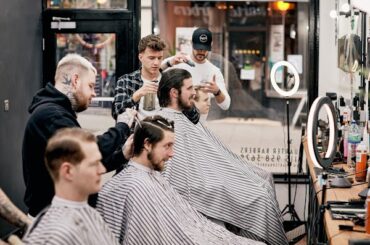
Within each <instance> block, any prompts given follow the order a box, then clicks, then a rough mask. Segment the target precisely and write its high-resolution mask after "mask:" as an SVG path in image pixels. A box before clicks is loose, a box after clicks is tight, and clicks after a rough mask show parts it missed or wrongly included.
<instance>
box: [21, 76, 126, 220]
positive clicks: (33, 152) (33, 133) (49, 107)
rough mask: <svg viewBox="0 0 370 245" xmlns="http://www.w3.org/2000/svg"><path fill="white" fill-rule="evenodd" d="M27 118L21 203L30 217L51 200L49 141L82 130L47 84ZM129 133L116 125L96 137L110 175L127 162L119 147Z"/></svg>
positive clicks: (65, 102)
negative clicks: (63, 130) (70, 129)
mask: <svg viewBox="0 0 370 245" xmlns="http://www.w3.org/2000/svg"><path fill="white" fill-rule="evenodd" d="M28 111H29V113H30V114H31V117H30V118H29V120H28V122H27V125H26V129H25V132H24V138H23V147H22V159H23V178H24V181H25V184H26V193H25V197H24V201H25V203H26V205H27V206H28V208H29V214H31V215H32V216H36V215H37V214H38V213H39V212H40V211H41V210H42V209H44V208H45V207H46V206H48V205H49V204H50V202H51V200H52V198H53V196H54V184H53V182H52V179H51V177H50V176H49V173H48V172H47V169H46V166H45V163H44V153H45V148H46V144H47V141H48V139H49V138H50V137H51V136H52V135H53V134H54V133H55V132H56V131H57V130H58V129H61V128H66V127H81V126H80V124H79V123H78V121H77V115H76V113H75V112H74V111H73V109H72V104H71V102H70V100H69V99H68V97H67V96H65V95H64V94H63V93H61V92H60V91H58V90H57V89H56V88H55V87H54V86H53V85H52V84H50V83H48V84H47V85H46V87H45V88H43V89H41V90H40V91H38V92H37V93H36V95H35V96H34V97H33V101H32V103H31V105H30V107H29V110H28ZM129 133H130V130H129V128H128V126H127V125H126V124H124V123H117V124H116V127H114V128H110V129H109V130H108V131H107V132H106V133H104V134H103V135H100V136H98V146H99V149H100V152H101V154H102V157H103V160H102V162H103V164H104V166H105V167H106V169H107V171H112V170H114V169H116V168H118V167H120V166H121V165H122V164H124V163H126V162H127V160H126V159H125V158H124V156H123V154H122V151H121V146H122V144H123V143H124V142H125V141H126V139H127V137H128V136H129Z"/></svg>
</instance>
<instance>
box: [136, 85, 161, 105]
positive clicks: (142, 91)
mask: <svg viewBox="0 0 370 245" xmlns="http://www.w3.org/2000/svg"><path fill="white" fill-rule="evenodd" d="M157 91H158V83H157V82H151V83H144V85H143V86H142V87H141V88H139V89H138V90H137V91H136V92H135V93H134V94H133V95H132V100H133V101H135V102H136V103H137V102H139V100H140V99H141V97H143V96H145V95H146V94H149V93H152V94H157Z"/></svg>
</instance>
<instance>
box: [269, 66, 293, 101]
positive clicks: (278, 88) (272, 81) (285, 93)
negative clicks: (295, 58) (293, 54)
mask: <svg viewBox="0 0 370 245" xmlns="http://www.w3.org/2000/svg"><path fill="white" fill-rule="evenodd" d="M280 66H286V67H288V69H290V70H291V71H293V75H294V87H293V88H292V89H291V90H288V91H285V90H282V89H281V88H280V87H279V86H278V84H277V83H276V77H275V73H276V71H277V69H278V68H279V67H280ZM270 76H271V84H272V87H273V88H274V89H275V90H276V92H278V94H280V95H281V96H284V97H289V96H292V95H293V94H295V93H296V92H297V91H298V88H299V75H298V71H297V69H296V68H295V67H294V66H293V65H292V64H291V63H289V62H287V61H279V62H277V63H275V64H274V65H273V66H272V69H271V73H270Z"/></svg>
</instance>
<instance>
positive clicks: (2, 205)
mask: <svg viewBox="0 0 370 245" xmlns="http://www.w3.org/2000/svg"><path fill="white" fill-rule="evenodd" d="M0 217H2V218H4V219H5V220H7V221H8V222H9V223H10V224H12V225H15V226H18V227H22V226H25V225H29V224H31V222H32V221H31V219H30V218H28V217H27V215H25V214H24V213H23V212H22V211H21V210H19V209H18V208H17V207H16V206H15V205H14V204H13V203H12V202H11V201H10V200H9V198H8V197H7V196H6V195H5V193H4V192H3V190H2V189H1V188H0Z"/></svg>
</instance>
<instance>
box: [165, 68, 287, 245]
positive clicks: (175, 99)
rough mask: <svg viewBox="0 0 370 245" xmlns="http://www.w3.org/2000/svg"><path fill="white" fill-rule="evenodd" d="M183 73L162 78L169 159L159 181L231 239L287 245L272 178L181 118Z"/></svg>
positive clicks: (187, 89)
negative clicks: (233, 234) (170, 125)
mask: <svg viewBox="0 0 370 245" xmlns="http://www.w3.org/2000/svg"><path fill="white" fill-rule="evenodd" d="M194 96H195V91H194V87H193V84H192V78H191V75H190V73H189V72H188V71H186V70H183V69H172V70H169V71H167V72H165V73H163V74H162V79H161V81H160V82H159V87H158V99H159V104H160V105H161V106H162V107H163V108H162V109H161V111H160V112H159V114H160V115H161V116H163V117H165V118H167V119H170V120H173V121H174V122H175V145H174V150H175V155H174V157H173V158H172V159H171V160H169V161H168V162H167V165H166V169H165V172H164V176H165V177H166V178H167V180H168V181H169V182H170V184H171V185H172V186H173V187H174V188H175V190H177V191H178V192H179V193H180V194H181V195H182V196H183V197H184V199H185V200H187V201H188V202H189V203H190V204H191V205H192V206H193V207H194V208H195V209H196V210H198V212H200V213H202V214H204V215H206V216H207V217H210V218H212V219H216V220H218V221H222V222H225V223H227V224H230V225H232V226H234V228H237V231H238V232H237V234H239V235H242V236H246V237H249V238H252V239H255V240H261V241H264V242H266V243H269V244H287V238H286V236H285V233H284V229H283V225H282V217H281V212H280V210H279V206H278V203H277V200H276V196H275V187H274V184H273V179H272V175H271V174H270V173H268V172H267V171H265V170H263V169H261V168H259V167H258V166H255V165H254V164H250V163H247V162H245V161H243V160H242V159H241V158H240V157H239V156H237V155H236V154H234V153H233V152H232V151H231V150H229V149H228V148H227V147H226V146H225V145H224V144H223V143H222V142H221V141H220V140H219V139H218V138H217V137H216V136H215V135H214V134H213V133H212V132H211V131H209V130H208V129H207V128H206V127H204V125H203V124H202V123H197V124H196V125H194V124H193V123H191V122H190V121H189V120H188V119H187V118H186V117H184V116H183V115H182V113H181V111H182V110H183V109H186V108H189V107H191V106H193V103H194Z"/></svg>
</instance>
